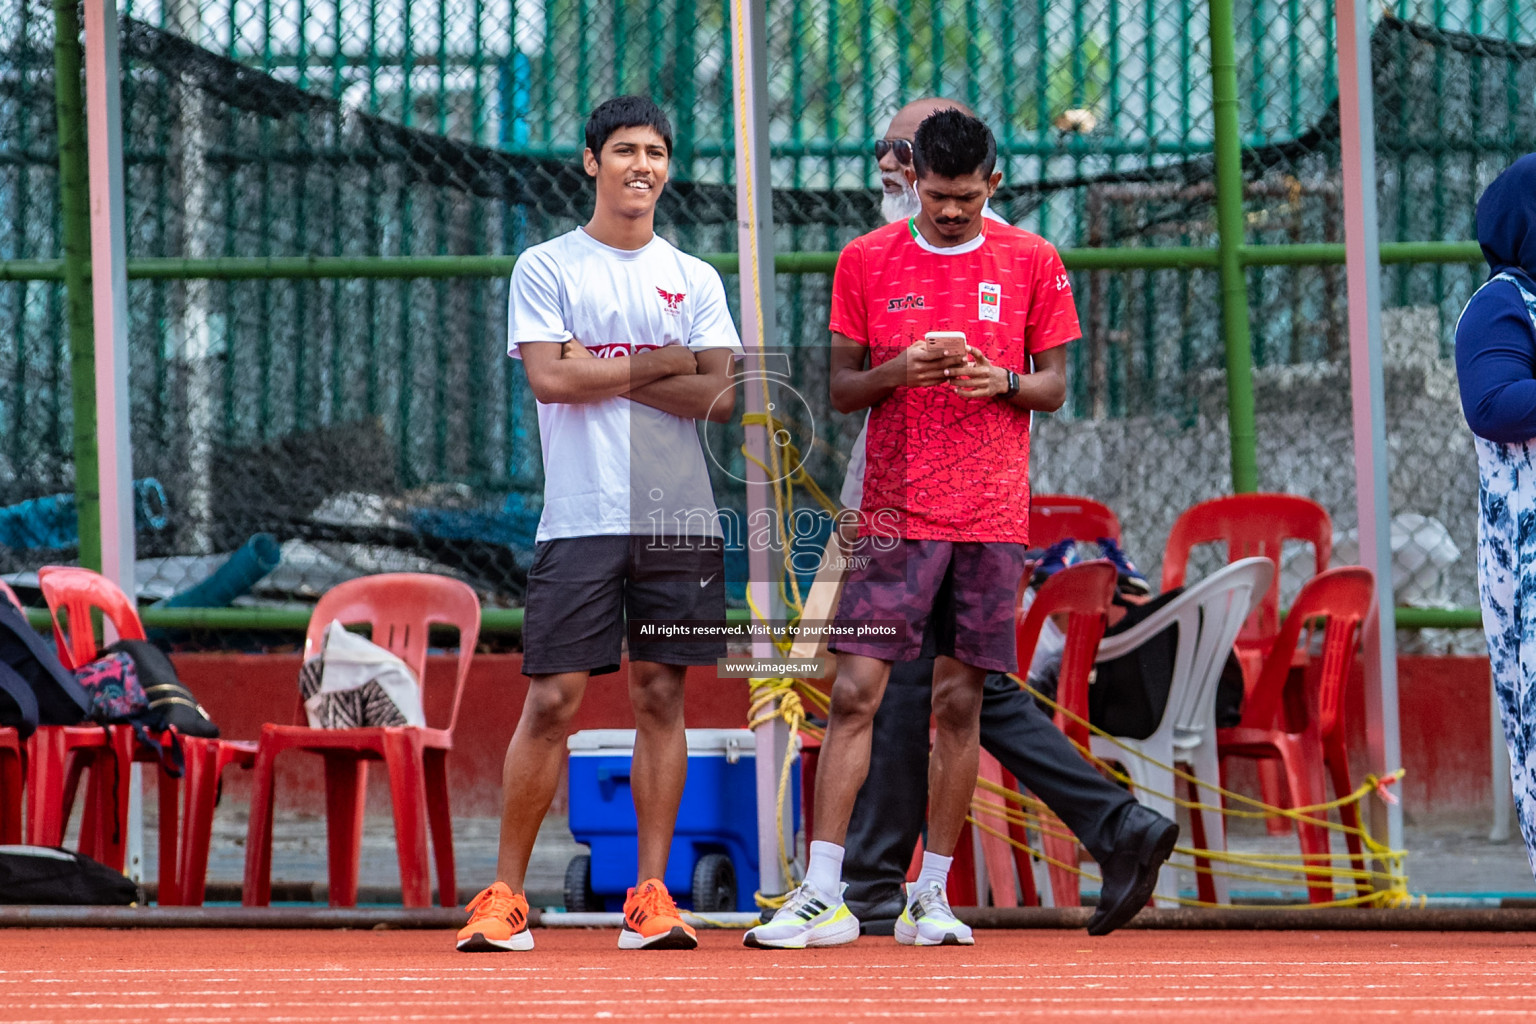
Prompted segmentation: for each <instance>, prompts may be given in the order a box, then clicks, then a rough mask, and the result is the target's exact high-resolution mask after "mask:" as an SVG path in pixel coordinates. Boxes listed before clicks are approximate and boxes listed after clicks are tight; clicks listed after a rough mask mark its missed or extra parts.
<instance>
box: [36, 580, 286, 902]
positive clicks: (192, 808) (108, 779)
mask: <svg viewBox="0 0 1536 1024" xmlns="http://www.w3.org/2000/svg"><path fill="white" fill-rule="evenodd" d="M38 582H39V585H40V586H41V588H42V591H43V597H44V599H45V600H46V601H47V602H48V608H49V612H50V613H51V615H52V617H53V636H54V643H55V645H56V646H57V647H58V650H59V658H60V660H62V661H63V662H64V665H65V667H66V668H70V669H75V668H78V667H79V666H81V665H84V664H86V663H88V662H89V661H91V660H92V659H94V658H95V657H96V653H97V651H98V650H99V639H98V638H97V636H96V633H95V625H94V621H95V620H94V616H93V612H95V611H100V612H101V613H102V614H103V615H105V616H106V617H107V618H108V619H110V620H111V622H112V625H113V628H114V629H116V630H117V634H118V636H119V637H120V638H122V639H125V640H144V639H146V636H145V633H144V624H143V622H142V621H141V620H140V619H139V613H138V609H136V608H135V607H134V605H133V603H132V602H131V601H130V600H129V599H128V595H126V594H124V593H123V591H122V590H121V588H119V587H118V586H117V584H115V583H113V582H112V581H111V580H109V579H107V578H106V577H105V576H102V575H100V574H99V573H96V572H93V571H91V570H89V569H80V568H74V567H60V566H46V567H44V568H42V569H40V570H38ZM61 612H62V615H61ZM77 732H85V733H88V734H89V735H90V736H92V737H101V736H102V735H103V731H102V730H101V729H100V728H97V727H95V726H90V727H86V728H84V729H81V730H77ZM73 735H74V734H70V733H66V734H65V735H64V737H63V741H64V742H65V744H66V747H67V746H68V744H69V741H70V739H71V738H72V736H73ZM109 741H110V746H111V751H112V753H111V760H112V762H113V771H115V772H119V773H121V774H118V775H117V776H116V777H117V779H119V780H125V779H126V778H127V767H128V765H129V764H130V763H131V762H132V761H133V759H134V758H135V757H138V758H139V759H140V760H144V761H149V760H152V758H150V757H149V756H148V754H147V753H143V752H140V751H139V750H138V749H137V747H136V745H135V743H134V741H133V733H132V730H130V729H128V728H127V727H125V726H114V727H113V728H112V729H111V730H110V735H109ZM181 743H182V750H183V754H184V755H185V759H186V770H185V771H184V773H183V775H182V778H181V780H179V782H178V780H176V779H173V778H171V777H169V776H167V775H165V774H163V773H162V774H161V775H160V777H159V779H158V784H157V787H156V788H157V792H158V795H159V805H160V840H159V842H160V865H159V871H158V877H159V890H158V892H157V893H156V897H155V898H156V902H158V903H159V904H160V905H161V906H177V905H190V906H197V905H201V903H202V902H203V897H204V895H205V893H206V890H207V876H208V848H209V845H210V843H211V841H212V835H213V811H214V805H215V804H216V803H217V800H218V787H219V778H220V776H221V775H222V774H223V772H224V769H225V768H227V767H229V766H230V765H232V764H238V765H240V766H241V767H245V768H249V767H250V766H251V765H252V764H254V763H255V760H256V745H255V744H254V743H239V742H235V741H231V740H221V739H203V738H201V737H196V736H183V737H181ZM65 756H66V758H67V759H69V760H72V761H73V764H71V765H70V766H69V767H68V769H67V771H66V773H65V774H64V775H63V776H62V779H63V788H62V801H61V803H60V814H61V817H60V819H59V820H58V821H57V823H56V825H55V822H54V821H53V820H51V819H49V820H46V821H45V822H44V823H43V824H42V825H41V826H40V827H41V828H43V829H46V830H47V831H48V833H49V834H50V835H51V834H53V831H54V829H55V827H56V828H57V830H58V832H59V833H60V834H62V831H63V826H64V823H65V822H66V821H68V818H69V807H70V803H71V799H70V797H71V795H72V794H73V792H74V789H75V779H76V777H77V775H78V771H79V769H80V768H81V767H85V766H90V767H93V768H103V767H105V765H104V764H102V763H101V760H100V758H97V760H95V761H90V762H85V763H82V759H81V758H80V757H73V758H71V757H70V756H69V754H68V752H67V750H66V753H65ZM54 759H55V760H56V755H55V756H54ZM49 763H52V761H50V762H49ZM45 781H51V780H45ZM92 781H93V785H92V788H91V790H90V791H89V792H88V794H87V798H86V812H87V813H86V818H85V820H86V822H87V825H88V827H87V828H82V847H94V848H96V849H98V850H100V851H101V853H102V856H101V857H100V858H98V859H100V860H102V861H103V862H104V863H107V864H110V865H112V866H114V867H117V868H119V869H121V868H122V866H123V861H124V859H125V857H124V855H125V852H126V851H125V849H124V848H123V846H122V843H121V841H120V835H121V831H120V829H121V823H122V822H124V821H126V820H127V813H128V787H127V786H126V785H125V784H119V785H117V786H115V787H114V786H113V785H112V784H111V783H112V776H110V775H108V774H107V773H106V772H104V771H93V772H92ZM114 790H115V800H114V799H113V797H114ZM178 798H179V801H178ZM178 802H179V803H180V813H178V806H177V805H178ZM114 804H115V806H114ZM43 805H44V806H45V807H46V806H50V805H51V798H48V799H45V800H44V801H43ZM108 814H110V815H112V816H111V817H108V816H107V815H108ZM108 824H110V825H111V826H112V827H111V828H108Z"/></svg>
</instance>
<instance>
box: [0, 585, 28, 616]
mask: <svg viewBox="0 0 1536 1024" xmlns="http://www.w3.org/2000/svg"><path fill="white" fill-rule="evenodd" d="M0 597H3V598H5V599H6V600H7V601H9V602H11V604H13V605H15V606H16V610H17V611H19V612H24V611H26V609H25V608H23V607H22V606H21V598H19V597H17V596H16V591H14V590H12V589H11V585H10V584H9V583H7V582H5V581H4V580H0Z"/></svg>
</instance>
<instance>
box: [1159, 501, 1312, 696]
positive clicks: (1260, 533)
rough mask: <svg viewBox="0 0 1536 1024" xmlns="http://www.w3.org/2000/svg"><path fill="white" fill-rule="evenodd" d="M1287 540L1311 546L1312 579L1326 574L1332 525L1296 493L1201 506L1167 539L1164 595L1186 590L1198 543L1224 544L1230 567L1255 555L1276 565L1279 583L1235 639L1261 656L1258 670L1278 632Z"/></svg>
mask: <svg viewBox="0 0 1536 1024" xmlns="http://www.w3.org/2000/svg"><path fill="white" fill-rule="evenodd" d="M1288 540H1299V541H1304V542H1306V543H1308V544H1311V545H1312V552H1313V565H1314V568H1313V572H1314V574H1316V573H1321V572H1323V571H1324V570H1325V569H1327V568H1328V561H1329V559H1331V558H1332V557H1333V522H1332V521H1331V520H1330V519H1329V518H1328V512H1327V510H1326V509H1324V508H1323V506H1321V505H1319V504H1318V503H1317V502H1315V501H1313V500H1311V499H1310V498H1303V497H1300V496H1298V495H1295V494H1231V495H1227V496H1226V497H1223V498H1214V499H1212V500H1210V501H1202V502H1201V503H1200V504H1198V505H1195V506H1194V507H1192V508H1189V509H1187V510H1185V512H1184V513H1183V515H1181V516H1179V518H1178V521H1177V522H1175V523H1174V524H1173V531H1172V532H1171V533H1169V535H1168V544H1167V546H1166V547H1165V548H1164V549H1163V590H1164V591H1165V592H1166V591H1169V590H1172V589H1173V588H1174V587H1182V586H1183V585H1184V577H1185V574H1186V572H1187V571H1188V569H1189V552H1190V549H1192V548H1193V547H1195V546H1196V545H1198V544H1210V543H1218V544H1225V545H1226V546H1227V562H1228V563H1231V562H1236V561H1237V560H1238V559H1241V558H1251V557H1255V556H1259V557H1263V558H1267V559H1269V560H1270V561H1271V562H1273V563H1275V578H1274V579H1273V580H1271V581H1270V584H1269V589H1268V590H1267V591H1265V592H1264V599H1263V600H1262V601H1261V602H1259V607H1258V608H1257V610H1255V612H1254V614H1253V616H1252V617H1250V618H1249V620H1248V621H1247V622H1246V623H1244V624H1243V631H1242V632H1241V633H1239V634H1238V637H1237V646H1238V649H1239V652H1240V653H1241V652H1242V651H1243V650H1244V649H1245V648H1246V649H1247V650H1249V651H1253V652H1256V653H1257V658H1256V659H1254V662H1255V663H1254V666H1253V667H1255V668H1257V666H1258V664H1259V663H1262V662H1263V660H1264V658H1265V656H1267V655H1268V653H1269V648H1270V646H1271V645H1272V644H1273V643H1274V640H1275V635H1276V634H1277V633H1278V632H1279V631H1280V556H1281V549H1282V547H1283V546H1284V544H1285V542H1286V541H1288ZM1246 669H1247V666H1245V670H1246Z"/></svg>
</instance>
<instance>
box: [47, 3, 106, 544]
mask: <svg viewBox="0 0 1536 1024" xmlns="http://www.w3.org/2000/svg"><path fill="white" fill-rule="evenodd" d="M53 21H54V40H53V72H54V109H55V114H56V116H57V118H58V127H59V193H60V196H59V198H60V202H61V204H62V207H63V218H64V291H65V295H66V301H67V311H68V322H69V375H70V397H71V398H72V399H73V403H74V442H75V444H74V449H75V514H76V516H77V517H78V522H79V529H80V564H81V565H83V566H85V567H86V568H88V569H96V570H98V571H100V569H101V482H100V479H99V472H98V471H99V465H98V463H97V453H96V340H95V328H94V327H93V326H92V323H91V286H90V272H89V271H90V265H91V199H90V181H89V179H88V177H87V166H86V157H85V94H84V92H83V91H82V86H81V83H80V74H81V68H82V66H83V64H84V58H83V56H82V50H81V45H80V11H79V9H78V8H77V7H76V6H75V0H54V3H53Z"/></svg>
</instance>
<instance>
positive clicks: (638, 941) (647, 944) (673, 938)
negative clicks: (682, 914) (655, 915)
mask: <svg viewBox="0 0 1536 1024" xmlns="http://www.w3.org/2000/svg"><path fill="white" fill-rule="evenodd" d="M619 948H620V949H697V948H699V940H698V939H696V938H695V937H694V936H692V935H690V934H688V929H686V928H683V927H681V926H674V927H673V928H672V929H671V930H670V931H665V932H657V933H656V934H655V935H652V936H651V937H650V938H646V937H645V936H644V935H641V934H640V933H639V932H637V931H635V930H633V929H631V928H625V929H624V930H623V931H621V932H619Z"/></svg>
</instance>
